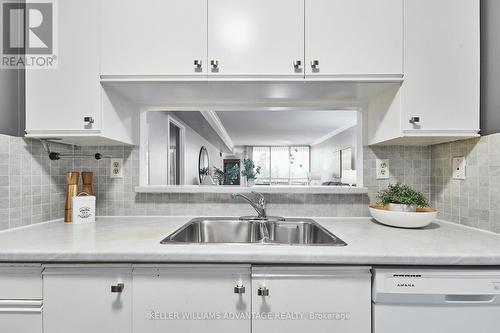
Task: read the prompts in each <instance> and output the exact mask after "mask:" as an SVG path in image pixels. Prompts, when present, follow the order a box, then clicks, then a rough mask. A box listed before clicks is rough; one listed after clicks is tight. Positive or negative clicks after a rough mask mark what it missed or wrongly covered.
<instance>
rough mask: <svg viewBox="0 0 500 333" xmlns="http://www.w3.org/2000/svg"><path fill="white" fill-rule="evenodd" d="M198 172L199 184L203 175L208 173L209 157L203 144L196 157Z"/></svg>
mask: <svg viewBox="0 0 500 333" xmlns="http://www.w3.org/2000/svg"><path fill="white" fill-rule="evenodd" d="M198 174H199V179H200V184H201V183H202V182H203V177H205V176H207V175H209V174H210V159H209V157H208V150H207V147H205V146H203V147H201V149H200V157H199V158H198Z"/></svg>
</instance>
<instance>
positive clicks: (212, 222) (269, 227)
mask: <svg viewBox="0 0 500 333" xmlns="http://www.w3.org/2000/svg"><path fill="white" fill-rule="evenodd" d="M161 243H162V244H221V243H233V244H277V245H279V244H286V245H319V246H321V245H323V246H345V245H347V244H346V243H345V242H344V241H343V240H341V239H340V238H338V237H337V236H335V235H334V234H332V233H331V232H329V231H328V230H326V229H325V228H323V227H322V226H321V225H319V224H318V223H317V222H315V221H314V220H311V219H294V218H290V219H269V220H259V219H255V220H241V219H239V218H224V217H222V218H196V219H193V220H191V221H189V222H188V223H186V224H185V225H184V226H182V227H181V228H179V229H178V230H176V231H175V232H174V233H172V234H171V235H169V236H168V237H167V238H165V239H164V240H162V241H161Z"/></svg>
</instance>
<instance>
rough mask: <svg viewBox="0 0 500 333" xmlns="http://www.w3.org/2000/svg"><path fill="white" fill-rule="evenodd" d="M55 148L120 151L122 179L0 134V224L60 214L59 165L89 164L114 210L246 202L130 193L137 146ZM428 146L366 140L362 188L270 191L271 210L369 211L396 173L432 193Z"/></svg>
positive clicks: (188, 210)
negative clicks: (379, 173) (379, 171)
mask: <svg viewBox="0 0 500 333" xmlns="http://www.w3.org/2000/svg"><path fill="white" fill-rule="evenodd" d="M51 148H52V149H53V150H58V151H67V152H70V151H73V150H74V151H77V152H88V153H95V152H97V151H98V152H100V153H103V154H105V155H112V156H113V157H116V158H123V160H124V164H123V174H124V177H123V178H121V179H113V178H110V177H109V160H101V161H96V160H93V159H80V158H75V159H69V160H60V161H50V160H49V159H48V157H47V155H46V153H45V151H44V150H43V149H42V146H41V145H40V143H39V141H37V140H30V139H23V138H15V137H9V136H4V135H0V229H8V228H13V227H17V226H22V225H29V224H32V223H38V222H42V221H47V220H50V219H56V218H62V217H63V211H64V200H65V191H66V187H65V173H66V172H68V171H92V172H94V177H95V178H94V189H95V192H96V194H97V199H98V200H97V213H98V215H100V216H120V215H221V216H224V215H226V216H227V215H245V214H251V213H252V210H251V208H250V206H249V205H248V204H247V203H244V202H238V201H233V200H232V199H231V197H230V195H229V194H177V193H171V194H144V193H135V192H134V188H135V186H136V185H137V184H138V183H139V151H138V149H137V148H133V147H127V146H117V147H75V148H73V147H70V146H65V145H51ZM430 151H431V149H430V148H429V147H403V146H386V147H373V148H370V147H365V149H364V174H365V176H364V178H365V179H364V182H365V186H366V187H368V188H369V194H368V195H361V194H356V195H335V194H318V195H313V194H271V195H268V196H267V198H268V201H269V208H268V210H269V214H274V215H286V216H303V217H311V216H369V212H368V209H367V205H368V203H369V202H373V201H374V200H375V197H376V193H377V192H378V191H379V190H380V189H381V188H383V187H385V186H387V184H389V183H391V182H395V181H400V182H406V183H409V184H411V185H412V186H414V187H416V188H417V189H419V190H422V191H424V193H426V194H427V195H430V165H431V161H430V156H431V154H430ZM377 158H380V159H389V160H390V171H391V175H392V176H391V179H389V180H376V179H375V160H376V159H377Z"/></svg>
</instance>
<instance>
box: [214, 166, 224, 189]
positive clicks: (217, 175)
mask: <svg viewBox="0 0 500 333" xmlns="http://www.w3.org/2000/svg"><path fill="white" fill-rule="evenodd" d="M214 179H215V181H216V184H217V185H224V171H223V170H222V169H219V168H218V167H214Z"/></svg>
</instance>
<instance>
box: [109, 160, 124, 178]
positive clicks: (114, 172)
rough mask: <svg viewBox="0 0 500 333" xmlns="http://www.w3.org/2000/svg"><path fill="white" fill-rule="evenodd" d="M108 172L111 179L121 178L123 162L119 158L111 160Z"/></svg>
mask: <svg viewBox="0 0 500 333" xmlns="http://www.w3.org/2000/svg"><path fill="white" fill-rule="evenodd" d="M109 171H110V175H109V176H110V177H111V178H123V160H122V159H121V158H112V159H111V160H110V170H109Z"/></svg>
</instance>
